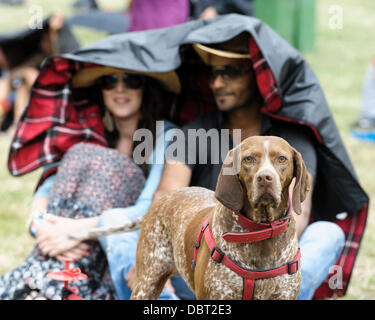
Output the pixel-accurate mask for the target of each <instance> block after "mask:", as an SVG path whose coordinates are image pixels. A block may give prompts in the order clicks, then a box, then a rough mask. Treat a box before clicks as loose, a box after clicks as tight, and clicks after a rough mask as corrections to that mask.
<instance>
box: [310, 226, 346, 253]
mask: <svg viewBox="0 0 375 320" xmlns="http://www.w3.org/2000/svg"><path fill="white" fill-rule="evenodd" d="M306 233H307V234H306V235H305V236H307V237H309V238H310V237H311V238H315V237H316V238H318V239H320V240H321V241H322V240H325V241H327V242H328V243H331V244H332V246H334V247H337V248H341V249H342V247H343V246H344V243H345V233H344V231H342V229H341V228H340V227H339V226H338V225H337V224H336V223H334V222H329V221H317V222H314V223H312V224H310V225H309V226H308V227H307V228H306ZM341 249H340V251H341Z"/></svg>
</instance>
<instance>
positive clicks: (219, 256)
mask: <svg viewBox="0 0 375 320" xmlns="http://www.w3.org/2000/svg"><path fill="white" fill-rule="evenodd" d="M224 256H225V254H224V252H223V251H221V250H220V249H219V248H218V247H214V248H213V249H212V251H211V258H212V260H214V261H215V262H217V263H221V261H222V260H223V258H224Z"/></svg>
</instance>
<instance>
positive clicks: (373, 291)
mask: <svg viewBox="0 0 375 320" xmlns="http://www.w3.org/2000/svg"><path fill="white" fill-rule="evenodd" d="M72 2H73V1H72V0H69V1H68V0H44V1H43V0H39V1H37V0H32V1H26V5H24V6H23V7H15V8H12V7H4V6H1V5H0V32H1V31H4V30H8V29H16V28H20V27H24V26H27V20H28V18H29V17H30V13H29V11H28V8H29V7H30V5H31V4H37V5H40V6H41V7H42V8H43V13H44V14H45V15H48V14H49V13H51V12H52V11H53V10H54V9H55V8H59V9H60V10H61V11H62V12H63V13H64V14H67V15H69V14H72V12H73V11H72V8H71V3H72ZM99 3H100V4H102V6H103V7H105V8H109V9H112V8H119V7H118V1H115V0H111V1H105V2H104V1H99ZM317 3H318V5H317V46H316V50H315V51H314V52H312V53H308V54H306V58H307V60H308V61H309V62H310V64H311V66H312V67H313V69H314V70H315V72H316V75H317V76H318V78H319V80H320V82H321V85H322V87H323V89H324V91H325V94H326V98H327V100H328V103H329V105H330V107H331V109H332V112H333V115H334V117H335V120H336V123H337V126H338V127H339V130H340V132H341V135H342V138H343V140H344V143H345V145H346V147H347V150H348V153H349V155H350V157H351V159H352V161H353V164H354V166H355V169H356V172H357V174H358V176H359V179H360V181H361V184H362V186H363V188H364V189H365V191H366V192H367V193H368V194H369V196H370V198H371V197H372V195H375V174H374V173H372V174H371V172H373V171H372V165H373V164H374V163H375V144H371V143H364V142H360V141H357V140H355V139H354V138H352V137H350V125H351V123H352V122H354V121H356V120H357V118H358V116H359V105H360V96H361V85H362V80H363V76H364V73H365V71H366V68H367V67H368V65H369V63H370V61H371V59H372V58H373V57H374V55H375V41H374V38H373V37H371V34H372V32H373V30H375V19H374V17H375V2H374V1H373V0H340V1H337V0H318V1H317ZM337 5H339V6H341V9H342V12H343V20H342V22H343V24H342V28H341V29H334V28H332V25H331V24H330V21H331V19H332V11H331V10H332V8H333V7H332V6H337ZM20 21H22V22H23V23H20ZM74 33H75V34H76V35H77V37H78V38H79V39H80V40H81V43H82V44H88V43H90V42H92V41H94V40H96V39H99V38H101V37H103V36H104V34H99V33H95V32H93V31H91V30H86V29H84V28H77V29H74ZM9 144H10V138H9V137H7V136H0V181H1V187H0V188H1V189H0V274H3V273H4V272H6V271H7V270H9V269H11V268H13V267H15V266H17V264H19V263H20V262H21V261H22V260H23V259H24V257H25V256H26V255H27V254H28V252H29V251H30V249H31V248H32V246H33V245H34V241H33V240H32V238H31V237H29V236H28V234H27V232H26V228H25V223H26V218H27V210H28V206H29V203H30V200H31V196H32V192H33V190H34V188H35V184H36V182H37V180H38V177H39V175H40V171H36V172H33V173H31V174H28V175H26V176H24V177H20V178H13V177H11V176H10V174H9V172H8V171H7V166H6V161H7V153H8V148H9ZM374 210H375V208H374V204H373V203H370V213H369V217H368V222H367V229H366V233H365V235H364V238H363V242H362V246H361V250H360V253H359V256H358V259H357V261H356V266H355V269H354V273H353V275H352V278H351V284H350V287H349V290H348V294H347V295H346V297H345V298H344V299H374V298H375V268H374V267H373V266H374V262H375V247H374V245H373V244H374V243H375V239H374V237H375V236H374V234H375V232H372V230H374V231H375V218H374Z"/></svg>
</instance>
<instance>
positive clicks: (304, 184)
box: [292, 148, 310, 214]
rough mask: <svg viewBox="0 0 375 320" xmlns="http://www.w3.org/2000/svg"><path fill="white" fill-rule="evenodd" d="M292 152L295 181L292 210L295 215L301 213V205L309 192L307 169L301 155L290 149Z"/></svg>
mask: <svg viewBox="0 0 375 320" xmlns="http://www.w3.org/2000/svg"><path fill="white" fill-rule="evenodd" d="M292 150H293V161H294V173H293V176H294V177H296V181H295V184H294V188H293V195H292V205H293V209H294V211H295V212H296V213H297V214H301V213H302V209H301V203H302V202H303V201H304V200H305V199H306V195H307V193H308V192H309V190H310V183H309V177H308V175H307V169H306V166H305V162H304V161H303V159H302V156H301V154H300V153H299V152H298V151H297V150H295V149H294V148H292Z"/></svg>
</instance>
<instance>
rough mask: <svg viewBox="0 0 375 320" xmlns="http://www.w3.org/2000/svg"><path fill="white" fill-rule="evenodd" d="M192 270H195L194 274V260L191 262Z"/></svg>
mask: <svg viewBox="0 0 375 320" xmlns="http://www.w3.org/2000/svg"><path fill="white" fill-rule="evenodd" d="M191 269H192V270H193V272H194V271H195V261H194V260H192V261H191Z"/></svg>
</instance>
